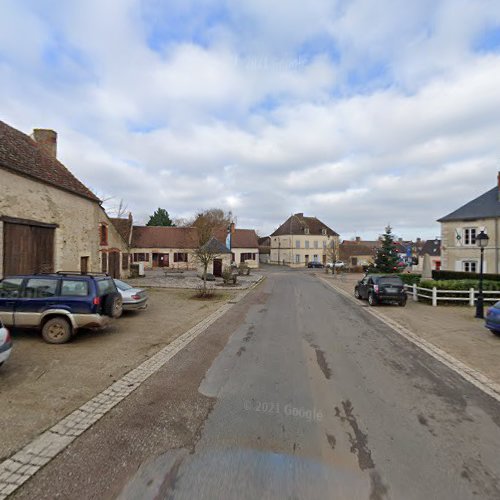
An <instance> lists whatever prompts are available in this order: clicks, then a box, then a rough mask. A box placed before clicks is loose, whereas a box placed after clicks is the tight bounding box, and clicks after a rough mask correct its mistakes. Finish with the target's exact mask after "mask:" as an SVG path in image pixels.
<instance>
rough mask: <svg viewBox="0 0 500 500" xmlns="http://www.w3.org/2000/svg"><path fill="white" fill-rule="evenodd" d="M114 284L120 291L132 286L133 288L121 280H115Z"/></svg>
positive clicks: (129, 288) (130, 288)
mask: <svg viewBox="0 0 500 500" xmlns="http://www.w3.org/2000/svg"><path fill="white" fill-rule="evenodd" d="M115 285H116V288H118V290H122V291H126V290H132V288H134V287H132V286H130V285H129V284H127V283H125V282H124V281H121V280H115Z"/></svg>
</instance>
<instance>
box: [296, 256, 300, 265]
mask: <svg viewBox="0 0 500 500" xmlns="http://www.w3.org/2000/svg"><path fill="white" fill-rule="evenodd" d="M295 264H300V255H298V254H297V255H296V256H295Z"/></svg>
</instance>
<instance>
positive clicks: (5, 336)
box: [0, 321, 12, 366]
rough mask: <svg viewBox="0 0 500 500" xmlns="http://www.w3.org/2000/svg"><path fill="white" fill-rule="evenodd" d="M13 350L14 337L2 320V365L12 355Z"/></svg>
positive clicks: (0, 351) (0, 357)
mask: <svg viewBox="0 0 500 500" xmlns="http://www.w3.org/2000/svg"><path fill="white" fill-rule="evenodd" d="M11 351H12V338H11V336H10V333H9V330H7V328H5V326H3V324H2V322H1V321H0V366H2V365H3V364H4V363H5V362H6V361H7V359H8V357H9V356H10V353H11Z"/></svg>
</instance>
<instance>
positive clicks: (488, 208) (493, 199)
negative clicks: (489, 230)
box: [438, 187, 500, 222]
mask: <svg viewBox="0 0 500 500" xmlns="http://www.w3.org/2000/svg"><path fill="white" fill-rule="evenodd" d="M490 217H500V200H499V191H498V187H494V188H493V189H490V190H489V191H487V192H486V193H484V194H482V195H481V196H478V197H477V198H476V199H474V200H472V201H469V203H466V204H465V205H464V206H462V207H460V208H459V209H457V210H455V211H454V212H451V214H448V215H446V216H445V217H442V218H441V219H438V222H449V221H462V220H463V221H467V220H476V219H488V218H490Z"/></svg>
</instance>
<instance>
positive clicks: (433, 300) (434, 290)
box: [432, 286, 438, 307]
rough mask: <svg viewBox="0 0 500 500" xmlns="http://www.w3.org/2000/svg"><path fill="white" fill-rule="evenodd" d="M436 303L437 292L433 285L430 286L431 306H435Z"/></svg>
mask: <svg viewBox="0 0 500 500" xmlns="http://www.w3.org/2000/svg"><path fill="white" fill-rule="evenodd" d="M437 305H438V294H437V288H436V287H435V286H433V287H432V306H433V307H436V306H437Z"/></svg>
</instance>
